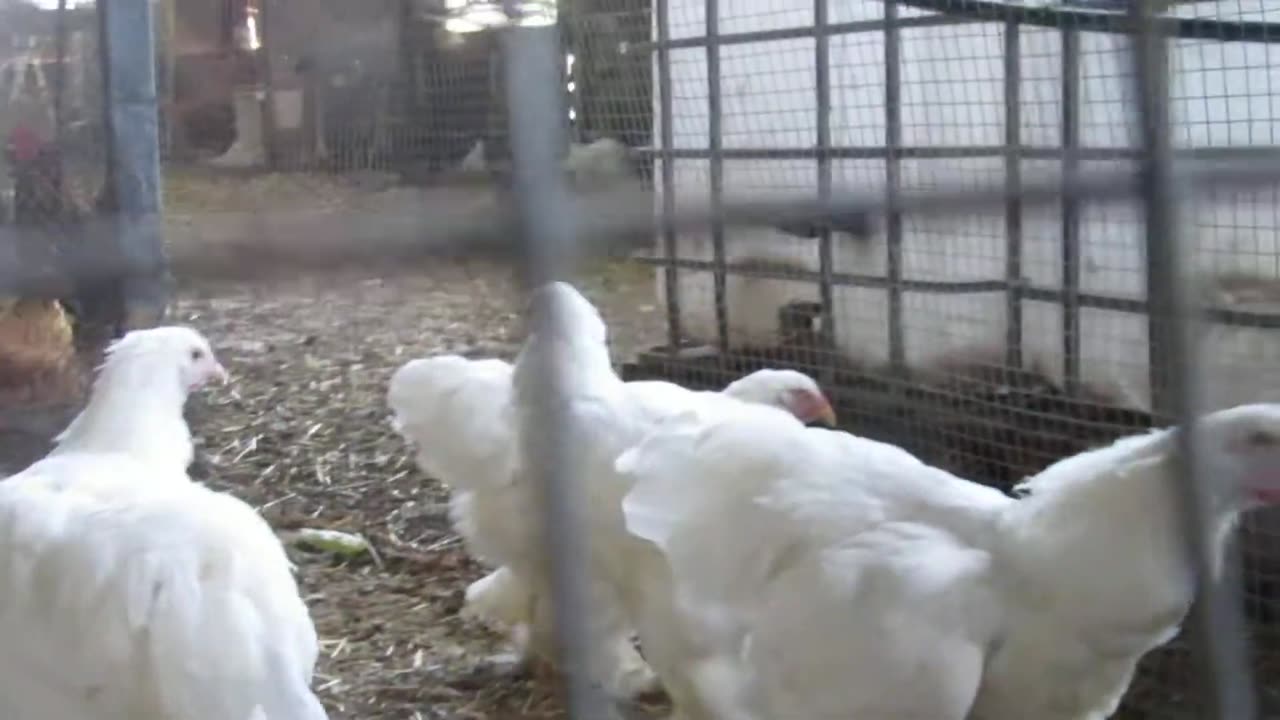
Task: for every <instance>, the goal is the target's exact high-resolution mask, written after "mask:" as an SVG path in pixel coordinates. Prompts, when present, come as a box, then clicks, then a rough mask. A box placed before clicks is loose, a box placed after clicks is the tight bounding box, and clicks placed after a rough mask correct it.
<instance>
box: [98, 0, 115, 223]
mask: <svg viewBox="0 0 1280 720" xmlns="http://www.w3.org/2000/svg"><path fill="white" fill-rule="evenodd" d="M95 10H96V15H97V17H96V18H95V20H96V21H97V25H96V30H97V34H98V47H97V51H98V52H97V54H98V67H99V68H100V70H99V73H98V81H99V84H100V86H101V88H102V109H101V110H102V135H103V138H102V140H103V142H102V162H103V170H104V172H103V177H102V189H101V190H99V191H98V197H97V198H96V199H95V201H94V208H95V209H96V210H97V211H98V212H101V213H104V214H107V213H114V212H115V211H116V209H117V208H118V206H119V201H118V200H117V199H116V175H115V172H116V133H115V121H114V120H113V118H112V113H111V85H112V83H111V41H110V39H109V38H108V35H107V14H108V13H107V3H105V2H104V3H101V4H99V5H98V6H97V7H96V8H95Z"/></svg>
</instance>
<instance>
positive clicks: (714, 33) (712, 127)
mask: <svg viewBox="0 0 1280 720" xmlns="http://www.w3.org/2000/svg"><path fill="white" fill-rule="evenodd" d="M706 25H707V27H706V32H707V39H708V42H707V135H708V137H707V149H708V151H709V154H710V158H709V161H708V165H707V172H708V175H709V177H708V181H709V182H708V190H709V191H710V193H711V196H710V199H709V203H710V206H711V214H712V216H713V217H712V220H711V253H712V258H713V260H714V262H715V266H716V269H715V271H714V272H713V276H714V280H713V282H714V288H713V292H714V302H715V313H716V342H717V343H718V344H719V346H720V349H721V350H728V349H729V309H728V307H727V298H726V293H727V287H726V285H727V283H728V280H727V275H726V273H725V249H724V222H723V221H721V220H720V218H719V215H720V210H721V206H722V204H723V200H724V155H723V154H722V150H723V148H724V133H723V132H722V126H721V122H720V121H721V118H722V112H723V111H722V109H721V100H722V98H721V93H720V43H719V42H717V41H716V40H717V39H718V38H719V37H720V0H706Z"/></svg>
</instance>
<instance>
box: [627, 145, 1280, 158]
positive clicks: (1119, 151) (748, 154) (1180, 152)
mask: <svg viewBox="0 0 1280 720" xmlns="http://www.w3.org/2000/svg"><path fill="white" fill-rule="evenodd" d="M641 152H643V153H647V154H650V155H658V156H662V155H663V153H662V151H661V150H642V151H641ZM889 152H890V151H889V149H888V148H886V147H884V146H883V145H862V146H853V145H833V146H832V147H830V148H828V149H827V152H826V153H825V154H826V155H827V156H828V157H830V158H832V159H840V160H882V159H884V158H886V157H888V155H889ZM1246 152H1247V153H1248V156H1249V157H1256V156H1257V155H1258V154H1259V153H1261V154H1264V155H1268V156H1273V157H1276V158H1277V159H1280V147H1276V146H1250V147H1249V148H1248V150H1247V151H1246V150H1241V149H1240V148H1230V147H1202V148H1185V149H1183V148H1179V149H1175V150H1174V153H1173V154H1174V155H1175V156H1176V157H1188V158H1203V159H1206V160H1215V159H1231V158H1233V157H1235V156H1237V155H1245V153H1246ZM1011 153H1012V154H1013V155H1015V156H1016V157H1018V158H1020V159H1022V160H1058V159H1061V158H1064V157H1065V156H1066V155H1067V153H1068V151H1067V150H1066V149H1064V148H1062V147H1040V146H1027V145H1023V146H1019V147H1014V148H1012V149H1010V148H1007V147H1005V146H1004V145H942V146H938V145H927V146H920V145H902V146H900V147H898V149H897V156H898V157H899V158H901V159H906V158H913V159H922V160H925V159H928V160H944V159H956V158H1003V157H1005V156H1007V155H1009V154H1011ZM822 154H823V153H822V152H821V151H820V150H819V149H818V148H816V147H793V148H722V149H721V150H720V155H721V156H722V157H724V158H726V159H730V160H810V159H813V158H816V157H819V156H820V155H822ZM1070 154H1071V155H1073V156H1074V157H1076V158H1078V159H1081V160H1136V159H1137V158H1139V157H1141V155H1142V151H1141V150H1139V149H1137V148H1124V147H1078V148H1076V149H1074V150H1072V151H1070ZM671 156H672V157H674V158H676V159H677V160H706V159H707V158H710V157H711V151H709V150H703V149H701V148H675V149H673V150H672V151H671Z"/></svg>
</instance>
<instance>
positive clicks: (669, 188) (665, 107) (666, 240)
mask: <svg viewBox="0 0 1280 720" xmlns="http://www.w3.org/2000/svg"><path fill="white" fill-rule="evenodd" d="M654 3H655V4H656V6H657V7H656V9H655V13H654V14H655V15H656V16H657V18H656V22H657V24H658V43H659V45H658V124H659V125H661V126H662V133H661V139H660V147H659V148H658V156H659V158H660V159H661V160H662V225H661V226H662V249H663V255H665V256H666V259H667V261H668V263H667V265H666V267H664V268H663V280H664V281H665V284H666V293H665V294H666V300H667V352H668V353H669V354H670V355H671V356H672V357H675V355H676V353H678V352H679V351H680V337H681V335H683V333H682V332H681V331H680V288H679V285H678V283H679V281H680V278H679V275H678V274H677V273H676V266H675V260H676V256H677V253H678V248H677V246H676V228H675V224H674V219H675V214H676V169H675V165H674V163H675V157H674V156H673V154H672V150H673V146H674V145H675V129H674V128H673V127H672V124H673V123H674V122H675V120H674V113H673V112H672V98H671V50H670V48H669V47H668V45H669V44H670V42H671V20H670V5H669V3H668V0H654Z"/></svg>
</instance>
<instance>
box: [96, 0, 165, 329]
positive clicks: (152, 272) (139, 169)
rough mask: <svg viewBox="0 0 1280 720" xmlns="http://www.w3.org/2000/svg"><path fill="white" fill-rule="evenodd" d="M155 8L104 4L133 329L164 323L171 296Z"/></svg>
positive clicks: (139, 2)
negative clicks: (163, 217) (163, 222)
mask: <svg viewBox="0 0 1280 720" xmlns="http://www.w3.org/2000/svg"><path fill="white" fill-rule="evenodd" d="M151 9H152V4H151V2H149V0H110V2H103V3H100V4H99V5H98V12H100V13H104V18H105V36H106V57H107V63H106V67H104V68H103V71H104V73H105V74H106V75H107V76H109V78H110V80H109V82H108V83H107V87H108V90H109V95H108V96H107V108H108V113H109V115H110V122H109V124H108V126H109V127H110V132H111V135H112V140H111V143H112V145H111V146H112V148H113V152H112V161H113V166H112V168H111V175H112V178H113V180H114V189H115V199H116V201H117V205H118V208H119V211H120V215H119V219H118V228H117V229H118V235H117V237H118V239H119V243H120V246H121V251H122V253H123V255H124V257H125V258H126V259H127V261H128V263H129V266H130V267H131V268H133V269H134V272H133V273H132V274H131V277H130V278H128V279H127V280H126V281H125V284H124V296H125V307H126V312H127V315H128V318H127V320H126V323H127V325H129V326H131V327H133V326H145V325H151V324H154V323H157V322H159V321H160V319H161V318H162V317H163V316H164V309H165V305H166V303H167V301H168V295H169V282H168V281H169V278H168V258H167V256H166V254H165V250H164V239H163V236H162V225H161V222H160V212H161V207H160V133H159V127H158V125H159V123H158V118H157V113H156V76H155V53H154V43H153V42H152V40H153V38H154V37H155V34H154V29H153V28H154V26H153V22H152V12H151Z"/></svg>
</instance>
